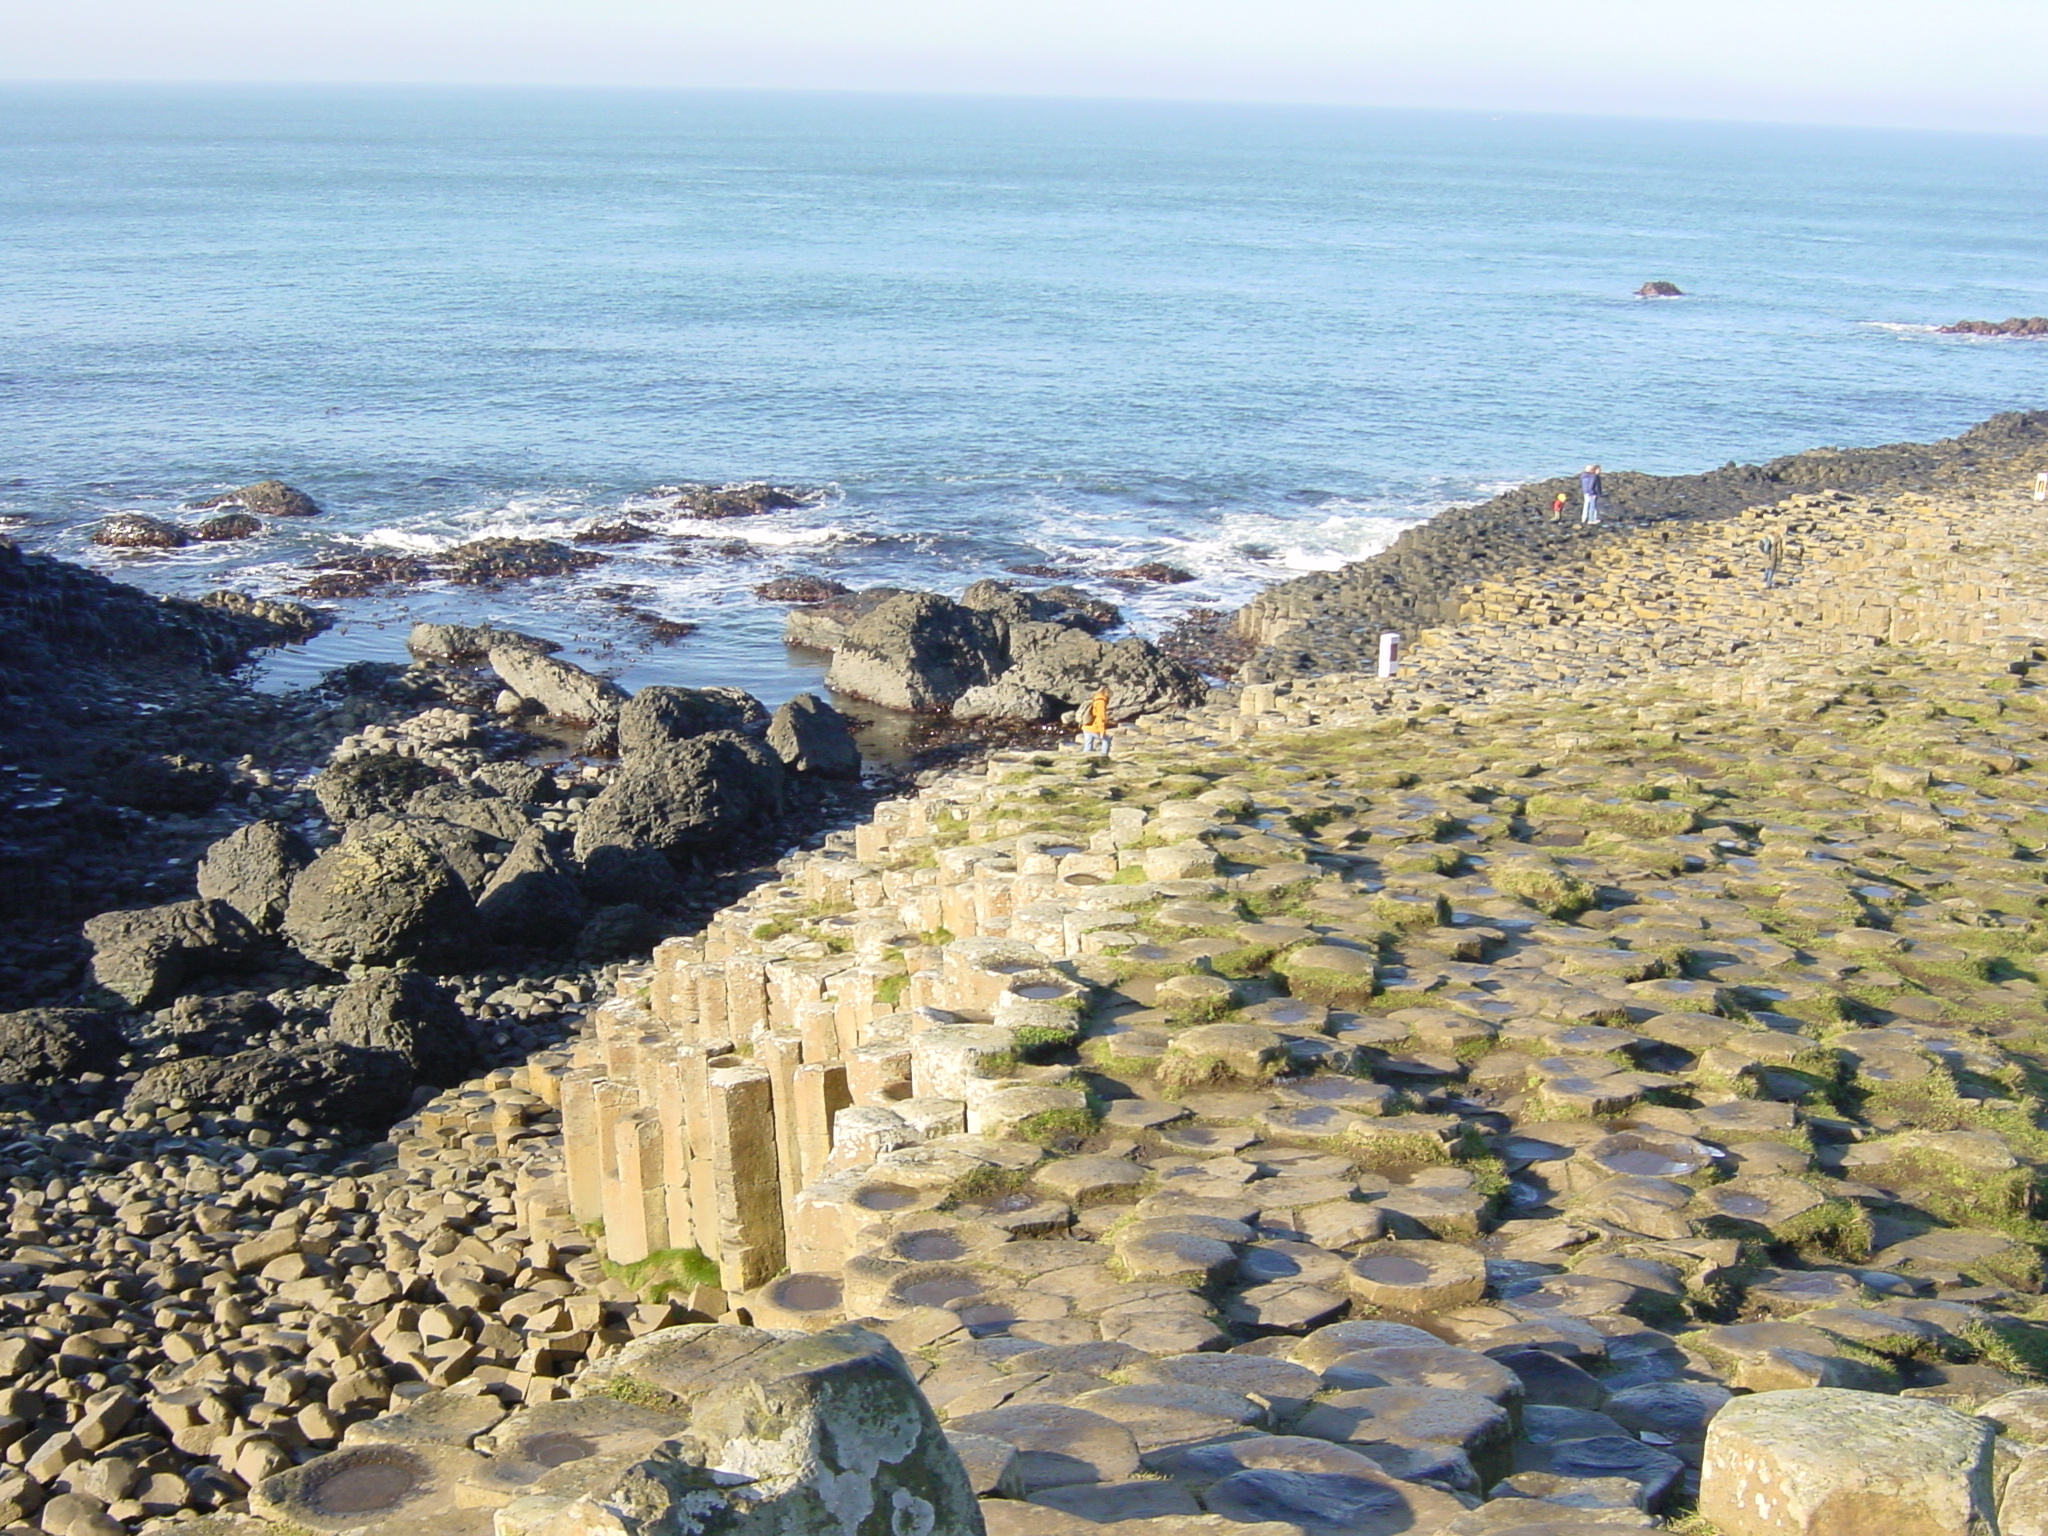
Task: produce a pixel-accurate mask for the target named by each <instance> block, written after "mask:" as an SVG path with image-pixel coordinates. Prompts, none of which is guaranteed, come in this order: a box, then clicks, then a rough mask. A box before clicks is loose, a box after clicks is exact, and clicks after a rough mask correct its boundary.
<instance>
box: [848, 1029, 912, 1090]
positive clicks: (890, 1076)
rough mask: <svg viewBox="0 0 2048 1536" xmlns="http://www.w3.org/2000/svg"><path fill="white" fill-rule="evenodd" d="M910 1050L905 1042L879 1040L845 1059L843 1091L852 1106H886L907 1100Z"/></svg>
mask: <svg viewBox="0 0 2048 1536" xmlns="http://www.w3.org/2000/svg"><path fill="white" fill-rule="evenodd" d="M910 1064H911V1048H910V1045H909V1043H908V1042H907V1041H902V1040H880V1041H876V1042H875V1043H874V1044H872V1045H863V1046H861V1047H859V1048H858V1049H856V1050H852V1051H849V1052H847V1055H846V1091H847V1097H848V1099H849V1101H850V1102H852V1103H855V1104H887V1103H889V1102H890V1101H891V1100H894V1099H901V1098H908V1097H909V1096H910V1076H911V1065H910Z"/></svg>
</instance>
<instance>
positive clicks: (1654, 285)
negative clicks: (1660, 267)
mask: <svg viewBox="0 0 2048 1536" xmlns="http://www.w3.org/2000/svg"><path fill="white" fill-rule="evenodd" d="M1636 297H1637V298H1639V299H1676V298H1681V297H1683V290H1682V289H1680V288H1679V286H1678V284H1676V283H1667V282H1664V281H1662V280H1661V279H1660V280H1658V281H1656V282H1649V283H1645V284H1643V286H1642V287H1640V288H1638V289H1637V290H1636Z"/></svg>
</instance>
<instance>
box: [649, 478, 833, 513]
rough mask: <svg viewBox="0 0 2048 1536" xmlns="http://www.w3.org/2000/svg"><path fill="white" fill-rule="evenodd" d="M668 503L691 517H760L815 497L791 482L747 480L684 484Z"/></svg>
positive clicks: (815, 495)
mask: <svg viewBox="0 0 2048 1536" xmlns="http://www.w3.org/2000/svg"><path fill="white" fill-rule="evenodd" d="M677 489H678V494H677V496H676V499H675V501H674V502H673V503H671V505H672V506H673V507H674V509H675V510H676V511H678V512H683V513H687V514H688V515H689V516H691V517H701V518H725V517H760V516H762V515H763V514H765V513H769V512H790V511H794V510H795V509H796V508H798V507H805V506H809V505H810V504H811V503H812V502H813V501H815V500H817V493H816V492H814V491H805V490H799V489H797V488H795V487H793V486H784V485H768V484H766V483H765V482H763V481H759V480H749V481H746V482H744V483H736V484H732V485H685V486H680V487H678V488H677Z"/></svg>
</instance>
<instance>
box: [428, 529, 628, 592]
mask: <svg viewBox="0 0 2048 1536" xmlns="http://www.w3.org/2000/svg"><path fill="white" fill-rule="evenodd" d="M607 558H608V557H607V556H605V555H599V554H593V553H591V552H590V551H589V550H582V549H574V548H571V547H570V546H569V545H567V544H561V543H557V542H556V541H555V540H553V539H475V540H472V541H471V542H470V543H468V544H458V545H456V546H455V548H453V549H450V550H446V551H444V552H443V553H441V554H440V555H437V556H436V557H435V558H434V561H433V563H434V564H435V565H436V566H437V567H439V568H440V569H441V570H442V572H443V573H444V574H445V575H446V576H447V578H448V580H450V581H452V582H454V583H455V584H456V585H458V586H466V587H483V586H495V585H496V584H497V583H499V582H501V581H533V580H535V579H537V578H539V577H542V576H569V575H573V574H574V573H575V572H577V571H587V570H589V569H590V568H591V567H592V566H594V565H602V564H604V562H605V560H606V559H607Z"/></svg>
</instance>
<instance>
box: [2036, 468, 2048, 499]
mask: <svg viewBox="0 0 2048 1536" xmlns="http://www.w3.org/2000/svg"><path fill="white" fill-rule="evenodd" d="M2034 500H2036V501H2048V470H2043V471H2042V472H2041V473H2040V474H2038V475H2036V476H2034Z"/></svg>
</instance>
